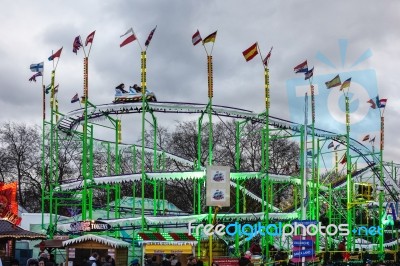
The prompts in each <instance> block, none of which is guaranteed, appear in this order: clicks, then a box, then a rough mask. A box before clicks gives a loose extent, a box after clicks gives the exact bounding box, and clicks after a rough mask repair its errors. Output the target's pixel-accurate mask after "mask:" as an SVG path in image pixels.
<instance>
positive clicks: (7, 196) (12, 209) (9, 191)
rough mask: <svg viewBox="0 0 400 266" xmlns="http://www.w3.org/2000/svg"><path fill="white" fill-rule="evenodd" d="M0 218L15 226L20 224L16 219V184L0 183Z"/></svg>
mask: <svg viewBox="0 0 400 266" xmlns="http://www.w3.org/2000/svg"><path fill="white" fill-rule="evenodd" d="M0 218H3V219H5V220H8V221H10V222H11V223H13V224H16V225H18V224H20V223H21V218H20V217H18V203H17V182H13V183H8V184H4V183H0Z"/></svg>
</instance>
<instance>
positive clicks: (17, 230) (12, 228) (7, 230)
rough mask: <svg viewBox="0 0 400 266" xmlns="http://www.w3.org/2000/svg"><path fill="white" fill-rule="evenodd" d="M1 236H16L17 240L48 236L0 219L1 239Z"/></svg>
mask: <svg viewBox="0 0 400 266" xmlns="http://www.w3.org/2000/svg"><path fill="white" fill-rule="evenodd" d="M1 238H14V239H17V240H22V239H46V238H47V236H46V235H42V234H38V233H35V232H31V231H27V230H24V229H22V228H21V227H19V226H17V225H15V224H13V223H11V222H10V221H8V220H4V219H0V239H1Z"/></svg>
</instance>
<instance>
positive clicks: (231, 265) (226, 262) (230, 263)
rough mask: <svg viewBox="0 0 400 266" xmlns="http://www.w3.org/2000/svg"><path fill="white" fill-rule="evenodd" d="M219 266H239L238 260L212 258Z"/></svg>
mask: <svg viewBox="0 0 400 266" xmlns="http://www.w3.org/2000/svg"><path fill="white" fill-rule="evenodd" d="M213 261H214V262H216V263H218V265H219V266H239V259H238V258H213Z"/></svg>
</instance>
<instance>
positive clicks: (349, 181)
mask: <svg viewBox="0 0 400 266" xmlns="http://www.w3.org/2000/svg"><path fill="white" fill-rule="evenodd" d="M345 101H346V161H347V164H346V165H347V167H346V169H347V174H346V178H347V224H348V228H349V232H351V231H352V228H353V217H352V216H353V215H352V214H353V213H352V209H353V206H352V199H353V182H352V178H351V157H350V104H349V97H348V94H347V93H345ZM352 241H353V239H352V235H351V234H349V235H348V236H347V245H346V246H347V247H346V250H347V251H351V249H352V247H353V244H352Z"/></svg>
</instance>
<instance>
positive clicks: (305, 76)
mask: <svg viewBox="0 0 400 266" xmlns="http://www.w3.org/2000/svg"><path fill="white" fill-rule="evenodd" d="M313 75H314V67H313V68H311V69H310V70H307V72H306V73H304V79H305V80H307V79H310V78H311V77H312V76H313Z"/></svg>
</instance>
